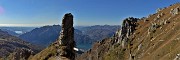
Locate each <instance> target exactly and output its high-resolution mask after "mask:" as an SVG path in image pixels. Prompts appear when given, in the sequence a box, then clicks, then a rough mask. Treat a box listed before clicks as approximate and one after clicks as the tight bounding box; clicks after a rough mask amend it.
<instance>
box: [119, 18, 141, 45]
mask: <svg viewBox="0 0 180 60" xmlns="http://www.w3.org/2000/svg"><path fill="white" fill-rule="evenodd" d="M138 20H139V19H138V18H133V17H129V18H126V19H125V20H124V21H123V23H122V27H121V29H120V30H119V31H117V33H116V35H117V36H116V37H118V38H117V39H116V40H117V41H118V43H121V44H122V47H124V45H125V44H126V42H127V41H128V38H129V36H130V35H131V34H132V33H133V32H134V31H135V27H136V26H137V23H136V22H137V21H138Z"/></svg>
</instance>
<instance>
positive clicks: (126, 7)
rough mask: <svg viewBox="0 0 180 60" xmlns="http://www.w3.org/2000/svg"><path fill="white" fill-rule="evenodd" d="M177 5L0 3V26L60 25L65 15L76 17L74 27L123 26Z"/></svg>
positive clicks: (63, 0) (62, 0)
mask: <svg viewBox="0 0 180 60" xmlns="http://www.w3.org/2000/svg"><path fill="white" fill-rule="evenodd" d="M176 2H178V0H173V1H159V0H158V1H157V0H151V1H146V0H138V1H132V0H120V1H119V0H114V1H104V0H90V1H89V0H83V1H82V0H76V1H74V0H16V1H14V0H0V26H34V27H38V26H45V25H54V24H55V25H57V24H61V19H62V18H63V15H64V14H65V13H72V14H73V15H74V25H75V26H92V25H106V24H107V25H121V22H122V20H123V19H124V18H127V17H131V16H132V17H137V18H141V17H146V16H148V14H152V13H155V12H156V9H158V8H163V7H166V6H169V5H171V4H174V3H176Z"/></svg>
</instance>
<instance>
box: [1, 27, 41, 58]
mask: <svg viewBox="0 0 180 60" xmlns="http://www.w3.org/2000/svg"><path fill="white" fill-rule="evenodd" d="M22 49H24V50H29V51H32V54H35V53H37V52H39V51H40V50H41V49H42V48H41V47H40V46H36V45H32V44H31V43H28V42H25V41H23V40H22V39H20V38H18V37H15V36H12V35H10V34H8V32H5V31H2V30H0V58H2V57H7V56H9V55H10V54H11V53H14V52H17V51H19V50H22Z"/></svg>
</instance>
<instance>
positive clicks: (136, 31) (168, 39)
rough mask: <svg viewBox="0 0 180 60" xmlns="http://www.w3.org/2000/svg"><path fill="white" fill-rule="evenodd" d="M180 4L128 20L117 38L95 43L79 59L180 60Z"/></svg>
mask: <svg viewBox="0 0 180 60" xmlns="http://www.w3.org/2000/svg"><path fill="white" fill-rule="evenodd" d="M179 33H180V3H176V4H173V5H171V6H169V7H165V8H159V9H158V10H157V13H155V14H152V15H149V16H148V17H143V18H141V19H134V18H127V19H125V20H124V21H123V23H122V28H121V30H119V31H117V33H116V34H115V36H114V37H111V38H109V39H104V40H102V41H100V42H97V43H95V44H94V46H93V48H92V49H90V50H89V51H87V52H86V53H84V54H82V55H81V56H79V57H77V60H173V59H174V60H178V59H180V34H179Z"/></svg>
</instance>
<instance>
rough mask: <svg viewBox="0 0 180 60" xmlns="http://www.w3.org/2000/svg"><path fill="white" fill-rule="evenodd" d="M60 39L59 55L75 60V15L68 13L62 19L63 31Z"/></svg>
mask: <svg viewBox="0 0 180 60" xmlns="http://www.w3.org/2000/svg"><path fill="white" fill-rule="evenodd" d="M60 34H61V36H60V37H59V39H58V41H59V45H60V49H59V52H60V53H59V55H60V56H62V57H66V58H68V59H70V60H74V59H75V51H74V49H73V48H74V47H75V41H74V27H73V15H72V14H71V13H67V14H65V15H64V17H63V19H62V30H61V33H60Z"/></svg>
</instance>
